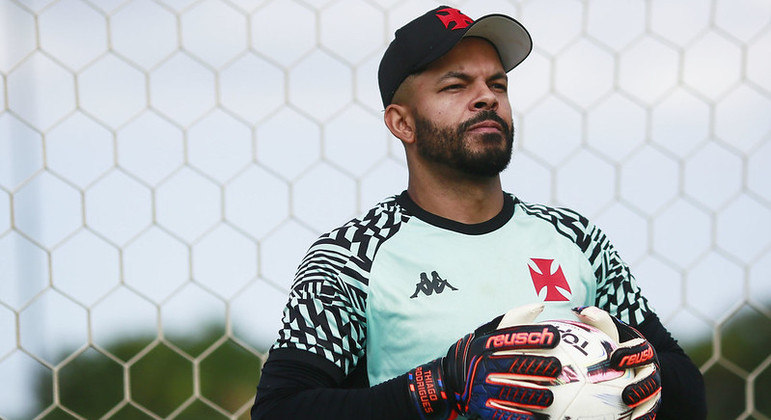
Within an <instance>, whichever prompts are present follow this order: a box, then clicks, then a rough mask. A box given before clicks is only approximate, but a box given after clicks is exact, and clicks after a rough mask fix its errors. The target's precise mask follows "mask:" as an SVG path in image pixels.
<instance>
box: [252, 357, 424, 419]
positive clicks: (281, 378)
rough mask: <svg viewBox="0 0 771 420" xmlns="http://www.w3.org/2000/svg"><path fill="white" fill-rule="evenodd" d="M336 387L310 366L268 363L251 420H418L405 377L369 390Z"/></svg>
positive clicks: (328, 378) (322, 373) (325, 375)
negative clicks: (300, 419) (307, 419)
mask: <svg viewBox="0 0 771 420" xmlns="http://www.w3.org/2000/svg"><path fill="white" fill-rule="evenodd" d="M338 386H339V385H338V384H336V383H335V381H334V380H333V379H332V378H331V377H330V376H329V375H327V374H326V373H324V372H323V371H321V370H318V369H316V368H313V367H312V366H310V365H301V364H297V363H296V362H288V361H282V360H276V361H271V360H268V362H266V364H265V366H264V368H263V371H262V377H261V379H260V384H259V386H258V387H257V396H256V399H255V404H254V406H253V407H252V420H258V419H260V420H263V419H271V420H272V419H284V418H312V419H319V420H325V419H330V420H331V419H335V420H346V419H351V420H353V419H371V420H380V419H382V420H390V419H417V418H418V416H417V412H416V410H415V408H414V407H413V406H412V403H411V401H410V400H409V394H408V393H407V387H408V383H407V378H406V375H402V376H399V377H397V378H394V379H392V380H390V381H387V382H384V383H382V384H379V385H376V386H374V387H371V388H356V389H342V388H339V387H338Z"/></svg>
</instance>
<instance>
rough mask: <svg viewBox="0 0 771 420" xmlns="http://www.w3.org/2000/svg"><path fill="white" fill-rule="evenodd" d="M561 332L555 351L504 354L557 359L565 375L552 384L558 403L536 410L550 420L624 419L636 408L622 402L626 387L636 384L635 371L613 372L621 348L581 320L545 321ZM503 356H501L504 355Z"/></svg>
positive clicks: (510, 352) (542, 350)
mask: <svg viewBox="0 0 771 420" xmlns="http://www.w3.org/2000/svg"><path fill="white" fill-rule="evenodd" d="M537 324H548V325H553V326H555V327H556V328H557V330H559V333H560V342H559V344H558V345H557V347H555V348H553V349H534V350H510V351H504V352H500V353H508V354H527V355H540V356H554V357H557V358H558V359H559V360H560V362H561V363H562V373H561V374H560V376H559V377H558V378H557V382H556V385H554V384H552V385H551V386H550V387H549V389H551V391H552V393H553V394H554V402H553V403H552V404H551V406H549V407H548V408H546V409H543V410H533V411H534V412H538V413H543V414H546V415H548V416H549V417H548V418H549V419H552V420H556V419H563V420H579V419H580V420H589V419H591V420H621V419H629V418H631V415H632V409H631V408H630V407H629V406H627V405H626V404H624V402H623V401H622V400H621V392H622V391H623V390H624V387H626V386H627V385H629V384H630V383H632V382H634V377H635V372H634V369H627V370H625V371H619V370H614V369H610V367H609V361H610V354H611V353H612V352H613V350H614V349H616V348H617V347H618V344H617V343H615V342H614V341H613V339H611V338H610V337H608V335H607V334H605V333H604V332H602V331H600V330H598V329H597V328H594V327H592V326H590V325H587V324H584V323H581V322H577V321H567V320H559V321H543V322H540V323H537ZM500 353H499V354H500Z"/></svg>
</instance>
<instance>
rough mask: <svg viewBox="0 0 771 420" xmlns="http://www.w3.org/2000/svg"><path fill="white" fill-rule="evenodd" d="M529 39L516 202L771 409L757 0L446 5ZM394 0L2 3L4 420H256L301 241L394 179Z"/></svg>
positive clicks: (517, 95)
mask: <svg viewBox="0 0 771 420" xmlns="http://www.w3.org/2000/svg"><path fill="white" fill-rule="evenodd" d="M448 4H449V5H451V6H455V7H460V8H461V9H462V10H463V11H464V12H465V13H466V14H468V15H470V16H471V17H479V16H481V15H483V14H487V13H494V12H502V13H506V14H509V15H511V16H514V17H516V18H517V19H519V20H520V21H521V22H523V23H524V25H525V26H526V27H527V28H528V29H529V30H530V32H531V34H532V36H533V39H534V42H535V49H534V51H533V53H532V55H531V56H530V58H528V59H527V60H526V61H525V62H524V63H523V64H522V65H521V66H519V67H518V68H517V69H515V70H514V71H513V72H511V73H510V75H509V76H510V79H511V84H510V97H511V100H512V103H513V105H514V109H515V113H516V121H515V125H516V129H517V133H516V137H515V138H516V144H517V146H516V149H515V152H514V153H515V154H514V159H513V161H512V164H511V166H510V168H509V169H508V170H507V171H506V172H504V174H503V179H504V185H505V188H506V189H507V190H509V191H511V192H513V193H515V194H516V195H517V196H519V197H520V198H521V199H522V200H525V201H534V202H543V203H547V204H550V205H558V206H567V207H571V208H573V209H576V210H578V211H580V212H583V213H584V214H585V215H586V216H588V217H589V218H590V219H592V220H593V221H594V222H595V223H597V224H598V225H599V226H600V227H602V228H603V229H604V230H605V231H606V233H607V234H608V235H609V236H610V237H611V238H612V240H613V241H614V242H615V244H616V246H617V248H618V249H619V250H620V253H621V256H622V257H623V258H624V259H625V260H626V261H627V263H629V265H630V266H631V267H632V270H633V273H634V274H635V275H636V277H637V279H638V281H639V285H640V286H641V288H642V289H643V292H644V293H645V295H646V296H647V297H648V299H649V300H650V301H651V303H652V304H653V306H654V307H655V308H656V310H657V311H658V313H659V315H660V317H661V318H662V320H663V321H664V323H665V325H666V326H667V327H668V328H669V329H670V330H671V331H672V332H673V333H674V335H675V336H676V338H677V339H678V340H679V341H680V343H681V344H682V345H683V347H684V348H686V350H687V351H688V352H689V354H690V355H691V357H693V358H694V360H695V361H696V363H697V364H698V365H699V366H700V368H701V370H702V372H703V373H704V374H705V378H706V380H707V386H708V398H709V404H710V418H711V419H733V418H736V419H769V418H771V398H769V395H771V367H769V364H771V357H770V356H769V353H770V352H769V348H771V169H770V168H771V0H648V1H644V0H521V1H503V0H497V1H484V2H482V1H465V2H460V1H459V2H448ZM437 5H438V3H435V2H427V1H414V0H411V1H399V0H390V1H389V0H380V1H376V0H272V1H271V0H0V107H1V109H0V417H2V418H4V419H29V418H45V419H73V418H76V419H83V418H87V419H95V418H122V419H144V418H146V419H157V418H180V419H182V418H186V419H190V418H192V419H196V418H206V419H216V418H239V419H241V418H244V419H245V418H248V410H249V408H250V406H251V401H252V399H253V396H254V389H255V386H256V384H257V381H258V379H259V369H260V365H261V362H262V361H263V360H264V358H265V355H266V351H267V349H268V348H269V347H270V345H271V344H272V342H273V340H274V339H275V337H276V335H277V330H278V328H279V325H280V315H281V309H282V307H283V305H284V303H285V300H286V295H287V291H288V289H289V287H290V286H291V282H292V278H293V275H294V271H295V268H296V266H297V264H298V263H299V260H300V258H301V256H302V255H303V253H304V252H305V250H306V249H307V247H308V246H309V245H310V243H311V242H312V241H313V240H314V239H315V238H316V237H317V236H318V235H319V234H320V233H322V232H324V231H326V230H328V229H330V228H333V227H335V226H337V225H339V224H341V223H343V222H345V221H346V220H348V219H349V218H351V217H354V216H356V215H358V214H359V213H360V212H361V211H363V210H365V209H367V208H369V207H370V206H372V205H373V204H375V203H376V202H377V201H379V200H381V199H383V198H385V197H386V196H389V195H393V194H398V193H399V192H401V191H402V190H403V189H404V187H405V185H406V168H405V163H404V157H403V151H402V148H401V145H400V144H399V142H398V141H397V140H396V139H394V138H393V137H391V135H390V134H389V133H388V132H387V130H386V129H385V128H384V126H383V123H382V106H381V104H380V98H379V94H378V89H377V78H376V71H377V66H378V63H379V60H380V57H381V55H382V53H383V51H384V49H385V46H386V45H387V43H388V42H389V41H390V39H391V38H392V36H393V32H394V31H395V30H396V28H398V27H400V26H401V25H403V24H404V23H406V22H407V21H409V20H411V19H412V18H414V17H416V16H418V15H420V14H422V13H424V12H425V11H427V10H429V9H432V8H433V7H435V6H437Z"/></svg>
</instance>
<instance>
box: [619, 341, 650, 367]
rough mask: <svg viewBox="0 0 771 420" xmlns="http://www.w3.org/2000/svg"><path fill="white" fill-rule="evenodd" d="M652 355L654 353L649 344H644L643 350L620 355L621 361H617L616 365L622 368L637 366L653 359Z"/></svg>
mask: <svg viewBox="0 0 771 420" xmlns="http://www.w3.org/2000/svg"><path fill="white" fill-rule="evenodd" d="M653 355H654V353H653V348H652V347H650V346H646V347H645V348H644V349H643V350H641V351H639V352H637V353H633V354H629V355H626V356H624V357H622V358H621V361H619V362H618V366H619V367H622V368H630V367H635V366H639V365H642V364H645V363H647V362H649V361H650V360H651V359H653Z"/></svg>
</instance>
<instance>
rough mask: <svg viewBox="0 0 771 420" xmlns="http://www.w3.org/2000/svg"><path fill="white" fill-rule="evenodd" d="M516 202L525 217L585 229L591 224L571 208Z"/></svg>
mask: <svg viewBox="0 0 771 420" xmlns="http://www.w3.org/2000/svg"><path fill="white" fill-rule="evenodd" d="M507 194H508V193H507ZM514 202H515V205H516V206H517V207H518V208H519V209H520V210H521V212H522V213H524V214H525V215H528V216H533V217H538V218H540V219H543V220H545V221H549V222H551V223H552V224H563V225H580V226H583V227H587V226H590V224H591V223H590V222H589V219H587V218H586V217H585V216H584V215H582V214H581V213H579V212H578V211H576V210H573V209H571V208H569V207H560V206H552V205H548V204H541V203H534V202H528V201H523V200H521V199H519V198H516V197H514Z"/></svg>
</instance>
